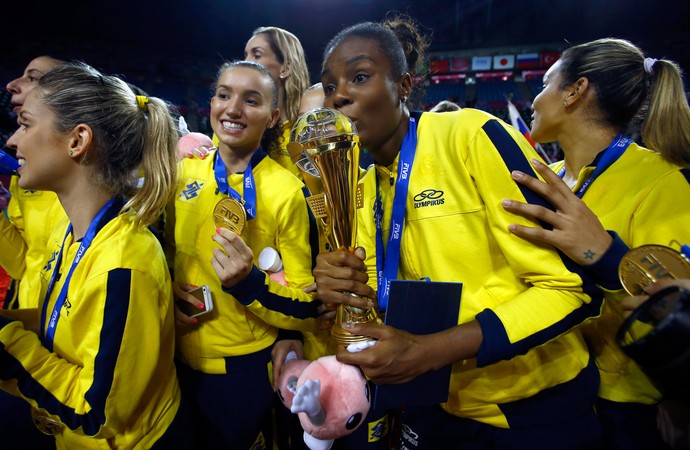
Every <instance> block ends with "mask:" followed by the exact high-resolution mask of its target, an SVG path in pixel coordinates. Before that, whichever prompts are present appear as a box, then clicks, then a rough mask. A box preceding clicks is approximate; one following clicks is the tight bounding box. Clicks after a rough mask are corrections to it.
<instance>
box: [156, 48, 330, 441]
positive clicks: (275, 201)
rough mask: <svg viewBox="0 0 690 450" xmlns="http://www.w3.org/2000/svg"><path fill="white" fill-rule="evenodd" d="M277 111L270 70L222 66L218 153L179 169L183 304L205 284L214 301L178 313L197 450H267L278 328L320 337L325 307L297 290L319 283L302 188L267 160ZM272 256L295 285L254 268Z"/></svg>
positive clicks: (175, 234)
mask: <svg viewBox="0 0 690 450" xmlns="http://www.w3.org/2000/svg"><path fill="white" fill-rule="evenodd" d="M277 105H278V89H277V87H276V82H275V81H274V79H273V77H272V76H271V73H270V72H269V71H268V70H267V69H266V68H265V67H264V66H262V65H260V64H257V63H255V62H251V61H236V62H233V63H227V64H224V65H223V66H221V68H220V70H219V71H218V76H217V82H216V88H215V94H214V96H213V98H212V99H211V112H210V122H211V126H212V127H213V130H214V132H215V134H216V136H217V139H218V149H217V150H216V151H215V153H212V154H211V155H209V157H207V158H204V159H201V158H196V157H192V158H185V159H184V160H183V161H182V162H181V166H180V169H181V176H180V181H179V185H178V187H177V192H176V195H175V196H174V198H173V199H172V200H171V202H170V203H169V205H168V209H167V212H168V213H167V220H166V224H165V229H166V232H165V238H166V244H167V245H168V246H169V247H170V249H171V254H173V255H174V262H173V264H174V266H173V267H174V279H175V283H174V291H175V295H176V297H177V298H178V299H179V301H187V302H190V303H193V304H196V303H197V301H196V300H195V298H194V297H193V296H191V295H190V294H189V293H188V291H189V290H190V289H192V288H193V287H194V286H201V285H208V286H209V288H210V291H211V294H212V296H213V297H214V310H213V312H212V314H207V315H204V316H199V318H198V319H197V318H192V317H189V316H187V315H185V314H184V313H183V312H182V311H181V310H179V309H178V310H177V311H176V317H177V321H178V333H177V350H178V355H179V359H180V363H179V364H178V367H179V369H180V373H181V386H182V390H183V392H184V393H185V395H186V396H187V398H189V399H190V401H191V403H192V406H193V408H194V416H195V417H196V418H198V420H199V423H200V425H202V427H203V430H204V432H203V433H202V435H200V436H198V440H197V443H198V445H199V448H250V447H252V445H253V444H255V445H257V448H271V443H270V439H271V435H272V422H271V420H272V416H271V408H272V406H273V400H274V394H273V389H272V386H271V382H270V380H269V376H268V374H269V367H270V366H269V364H270V360H271V349H272V346H273V344H274V342H275V341H276V338H277V336H278V328H279V327H280V328H283V329H293V330H305V331H309V330H315V329H316V315H317V306H318V302H315V301H313V300H312V298H311V297H310V296H309V295H308V294H306V293H304V292H302V290H301V288H303V287H305V286H308V285H310V284H311V283H312V281H313V278H312V275H311V255H312V251H313V250H312V248H311V247H310V242H309V230H310V224H309V216H308V210H307V205H306V201H305V198H304V195H303V193H302V188H303V185H302V183H301V182H300V180H298V179H297V178H296V177H294V176H293V175H292V174H291V173H290V172H289V171H288V170H286V169H284V168H283V167H281V166H280V165H279V164H278V163H276V162H275V161H274V160H272V159H271V158H269V157H267V154H266V150H268V149H270V148H272V146H275V145H279V144H278V142H279V141H278V133H276V131H277V129H278V128H279V125H278V122H279V120H280V113H279V111H278V109H277ZM227 224H231V225H232V226H226V225H227ZM267 247H271V248H273V249H275V250H276V251H277V252H278V253H279V254H280V255H281V257H282V259H283V267H284V274H285V279H286V281H287V284H288V285H289V286H290V287H287V286H283V285H282V284H279V283H278V282H276V281H273V280H271V279H270V278H269V277H268V275H267V274H266V273H265V272H262V271H260V270H259V269H258V267H257V266H256V265H257V263H258V257H259V254H260V252H261V251H262V250H263V249H265V248H267ZM260 442H261V443H264V444H263V445H266V447H263V446H261V445H260V444H259V443H260Z"/></svg>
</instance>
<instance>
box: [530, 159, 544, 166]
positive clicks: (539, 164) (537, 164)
mask: <svg viewBox="0 0 690 450" xmlns="http://www.w3.org/2000/svg"><path fill="white" fill-rule="evenodd" d="M532 165H533V166H541V165H542V163H541V161H539V160H538V159H534V158H532Z"/></svg>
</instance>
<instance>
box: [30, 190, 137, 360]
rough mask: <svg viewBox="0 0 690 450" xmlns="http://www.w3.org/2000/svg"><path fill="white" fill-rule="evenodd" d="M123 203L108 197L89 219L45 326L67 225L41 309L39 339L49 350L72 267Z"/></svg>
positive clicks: (53, 339)
mask: <svg viewBox="0 0 690 450" xmlns="http://www.w3.org/2000/svg"><path fill="white" fill-rule="evenodd" d="M123 203H124V202H123V200H122V199H121V198H117V197H115V198H112V199H110V200H109V201H108V203H106V204H105V205H103V207H102V208H101V209H100V210H99V211H98V213H97V214H96V216H95V217H94V218H93V220H91V223H90V224H89V228H88V229H87V230H86V234H85V235H84V238H83V239H82V240H81V243H80V244H79V249H78V250H77V254H76V256H75V257H74V261H72V266H71V267H70V269H69V272H68V273H67V277H66V278H65V283H64V284H63V285H62V289H60V294H59V295H58V298H57V300H55V305H53V311H52V313H51V314H50V321H49V322H48V326H47V328H46V319H47V313H48V301H49V300H50V295H51V294H52V292H53V288H55V282H56V281H57V276H58V273H59V272H60V265H61V264H62V254H63V253H64V251H65V244H66V242H67V237H68V236H69V235H70V234H71V233H72V224H71V223H70V224H69V226H68V227H67V233H65V237H64V238H63V240H62V246H61V247H60V252H59V253H58V256H57V258H56V260H55V268H54V269H53V274H52V275H51V277H50V283H49V284H48V290H47V291H46V296H45V300H44V301H43V309H42V311H41V341H42V342H43V345H44V346H45V347H46V348H47V349H48V350H50V351H51V352H52V351H53V342H54V341H55V329H56V328H57V325H58V320H60V310H61V309H62V306H63V305H64V304H65V301H66V300H67V290H68V288H69V283H70V280H71V279H72V274H73V273H74V269H76V267H77V265H78V264H79V263H80V262H81V259H82V258H83V257H84V254H85V253H86V251H87V250H88V249H89V247H90V246H91V242H93V239H94V238H95V237H96V234H98V232H99V231H100V229H101V228H103V226H104V225H105V224H106V223H108V222H110V220H111V219H112V218H113V217H115V216H116V215H117V214H118V213H119V211H120V209H121V208H122V205H123Z"/></svg>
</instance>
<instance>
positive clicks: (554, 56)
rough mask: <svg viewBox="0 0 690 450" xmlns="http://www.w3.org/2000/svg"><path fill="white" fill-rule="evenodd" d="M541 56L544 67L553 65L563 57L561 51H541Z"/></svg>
mask: <svg viewBox="0 0 690 450" xmlns="http://www.w3.org/2000/svg"><path fill="white" fill-rule="evenodd" d="M539 56H540V57H541V58H540V65H541V66H542V67H551V66H553V63H555V62H556V61H558V58H560V57H561V52H553V51H552V52H541V54H540V55H539Z"/></svg>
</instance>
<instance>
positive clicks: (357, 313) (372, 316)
mask: <svg viewBox="0 0 690 450" xmlns="http://www.w3.org/2000/svg"><path fill="white" fill-rule="evenodd" d="M370 322H374V323H377V324H381V323H382V322H381V319H379V317H378V315H377V314H376V310H375V309H374V308H369V309H361V308H355V307H353V306H344V305H340V306H339V307H338V310H337V312H336V315H335V323H334V324H333V328H331V336H333V338H334V339H335V340H336V341H338V343H339V344H342V345H344V346H346V347H347V346H348V345H350V344H354V343H356V342H369V341H373V340H374V339H372V338H370V337H369V336H359V335H356V334H352V333H350V332H349V331H347V330H346V329H344V328H343V326H342V325H343V324H344V323H370Z"/></svg>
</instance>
